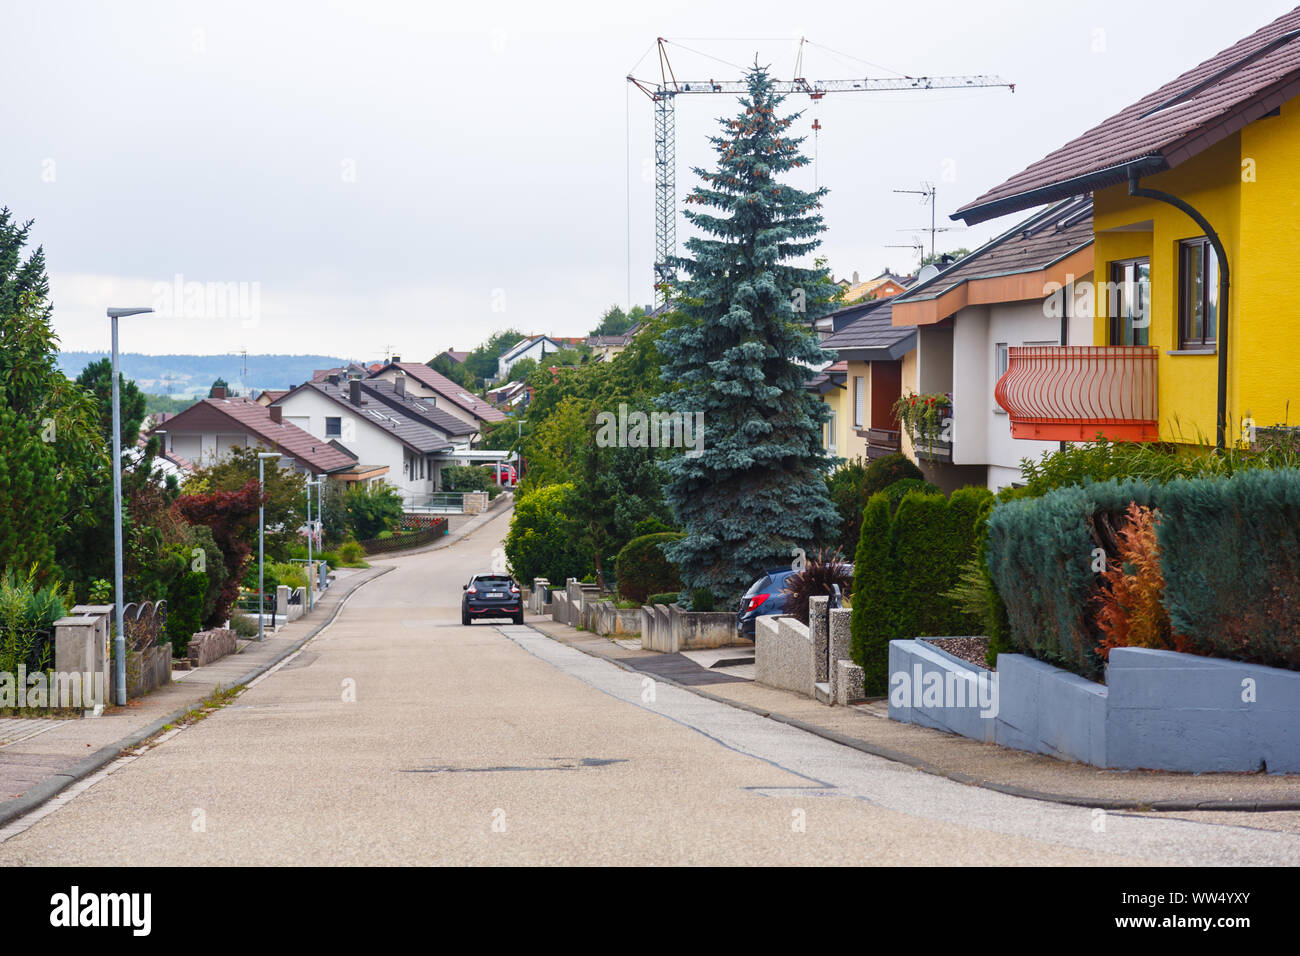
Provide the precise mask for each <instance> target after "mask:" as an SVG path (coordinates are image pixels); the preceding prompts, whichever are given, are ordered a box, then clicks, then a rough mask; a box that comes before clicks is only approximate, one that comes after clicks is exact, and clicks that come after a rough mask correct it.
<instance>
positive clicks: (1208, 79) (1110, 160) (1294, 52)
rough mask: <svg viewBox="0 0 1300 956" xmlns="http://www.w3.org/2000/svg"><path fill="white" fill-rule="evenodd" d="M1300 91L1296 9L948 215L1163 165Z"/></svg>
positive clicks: (988, 215)
mask: <svg viewBox="0 0 1300 956" xmlns="http://www.w3.org/2000/svg"><path fill="white" fill-rule="evenodd" d="M1297 95H1300V8H1297V9H1295V10H1292V11H1291V12H1290V13H1288V14H1285V15H1283V16H1281V17H1279V18H1278V19H1276V20H1274V21H1273V22H1272V23H1270V24H1269V25H1268V26H1266V27H1264V28H1262V29H1260V30H1258V31H1257V32H1255V33H1252V34H1251V35H1250V36H1248V37H1246V38H1245V39H1244V40H1241V41H1239V42H1237V43H1235V44H1233V45H1232V46H1230V47H1229V48H1228V49H1226V50H1224V51H1223V52H1222V53H1219V54H1218V55H1216V56H1213V57H1211V58H1210V59H1208V60H1206V61H1205V62H1204V63H1202V64H1200V65H1199V66H1197V67H1196V68H1195V69H1192V70H1189V71H1187V72H1186V73H1184V74H1183V75H1182V76H1180V77H1178V78H1177V79H1176V80H1173V81H1171V82H1169V83H1166V84H1165V85H1164V86H1162V87H1160V89H1158V90H1156V91H1155V92H1154V93H1152V94H1150V95H1149V96H1145V97H1143V98H1142V99H1140V100H1138V101H1137V102H1136V103H1134V104H1133V105H1132V106H1130V107H1128V108H1127V109H1125V110H1122V111H1121V112H1119V113H1117V114H1115V115H1114V116H1112V117H1111V118H1110V119H1108V120H1106V121H1105V122H1103V123H1101V124H1100V125H1098V126H1094V127H1093V128H1092V129H1090V130H1088V132H1086V133H1084V134H1083V135H1082V136H1079V137H1078V138H1076V139H1073V140H1071V141H1070V142H1068V143H1066V144H1065V145H1064V146H1062V147H1061V148H1060V149H1058V150H1056V151H1055V152H1053V153H1051V154H1049V155H1048V156H1046V157H1045V158H1043V159H1040V160H1039V161H1038V162H1036V163H1034V164H1033V165H1031V166H1029V167H1028V168H1027V169H1025V170H1024V171H1022V172H1020V173H1017V174H1016V175H1015V176H1012V177H1011V178H1010V179H1008V180H1007V181H1006V182H1004V183H1002V184H1001V185H1000V186H996V187H994V188H993V189H990V190H989V191H988V192H986V193H985V194H984V195H982V196H980V197H979V198H978V199H976V200H975V201H974V202H971V203H967V204H966V205H965V206H963V207H962V208H961V209H959V210H957V212H956V213H955V214H953V217H952V218H954V219H964V220H965V221H966V222H967V223H976V222H983V221H984V220H986V219H992V218H995V217H997V216H1001V215H1005V214H1006V213H1009V212H1015V211H1017V210H1020V209H1028V208H1030V207H1032V206H1040V205H1042V204H1043V203H1045V202H1050V201H1052V200H1056V199H1063V198H1065V197H1066V196H1070V195H1078V194H1079V193H1083V192H1089V191H1092V190H1094V189H1099V188H1101V187H1103V186H1108V185H1114V184H1115V183H1120V182H1124V181H1126V180H1127V179H1128V177H1129V172H1130V170H1133V171H1137V172H1139V173H1141V174H1142V175H1148V174H1150V173H1153V172H1158V171H1160V170H1162V169H1169V168H1171V167H1173V166H1176V165H1178V164H1179V163H1181V162H1183V161H1185V160H1187V159H1189V158H1191V157H1192V156H1195V155H1196V154H1197V153H1200V152H1202V151H1204V150H1205V149H1208V148H1209V147H1210V146H1212V145H1214V144H1215V143H1217V142H1219V141H1221V140H1223V139H1225V138H1226V137H1228V136H1231V135H1232V134H1233V133H1235V132H1237V131H1238V130H1240V129H1241V128H1242V127H1243V126H1245V125H1247V124H1248V123H1251V122H1254V121H1255V120H1257V119H1259V118H1260V117H1262V116H1264V115H1265V114H1266V113H1269V112H1271V111H1272V110H1274V109H1276V108H1277V107H1278V106H1280V105H1281V104H1282V103H1284V102H1286V101H1287V100H1289V99H1291V98H1292V97H1295V96H1297Z"/></svg>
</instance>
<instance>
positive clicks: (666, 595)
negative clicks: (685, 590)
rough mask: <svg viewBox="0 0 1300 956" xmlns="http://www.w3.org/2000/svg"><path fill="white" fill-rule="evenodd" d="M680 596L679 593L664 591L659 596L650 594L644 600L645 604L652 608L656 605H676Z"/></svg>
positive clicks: (680, 593)
mask: <svg viewBox="0 0 1300 956" xmlns="http://www.w3.org/2000/svg"><path fill="white" fill-rule="evenodd" d="M681 596H682V592H681V591H664V592H663V593H661V594H651V595H650V596H649V597H648V598H646V599H645V603H646V604H648V605H649V606H650V607H654V606H655V605H656V604H676V603H677V602H678V600H679V599H680V598H681Z"/></svg>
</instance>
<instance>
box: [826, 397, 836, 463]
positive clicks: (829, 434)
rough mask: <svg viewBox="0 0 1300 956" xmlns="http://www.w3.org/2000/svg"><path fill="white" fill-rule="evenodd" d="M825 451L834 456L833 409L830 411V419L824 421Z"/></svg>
mask: <svg viewBox="0 0 1300 956" xmlns="http://www.w3.org/2000/svg"><path fill="white" fill-rule="evenodd" d="M826 450H827V451H828V452H830V453H831V454H832V455H834V454H835V409H833V408H832V409H831V417H830V418H828V419H827V420H826Z"/></svg>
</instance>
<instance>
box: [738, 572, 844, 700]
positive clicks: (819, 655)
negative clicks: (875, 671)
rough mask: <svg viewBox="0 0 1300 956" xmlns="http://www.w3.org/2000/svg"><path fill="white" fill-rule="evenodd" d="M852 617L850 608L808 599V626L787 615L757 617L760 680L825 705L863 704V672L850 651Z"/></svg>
mask: <svg viewBox="0 0 1300 956" xmlns="http://www.w3.org/2000/svg"><path fill="white" fill-rule="evenodd" d="M852 619H853V612H852V611H851V610H850V609H848V608H835V609H833V610H832V609H831V608H830V599H829V598H826V597H814V598H810V599H809V602H808V622H809V626H807V627H805V626H804V625H803V624H802V623H801V622H800V621H798V620H797V619H796V618H793V617H786V616H784V615H775V614H774V615H765V616H763V617H759V618H757V619H756V620H755V621H754V680H755V682H757V683H759V684H766V685H767V686H769V687H778V688H780V689H782V690H791V691H794V692H795V693H798V694H804V695H805V696H808V697H813V698H815V699H817V700H820V701H821V702H822V703H825V704H851V703H854V702H855V701H859V700H862V699H863V693H862V683H863V681H862V677H863V675H862V668H861V667H858V666H857V665H856V664H854V663H853V661H852V660H851V659H850V657H851V655H850V651H849V647H850V644H851V641H852V636H851V633H850V623H851V621H852ZM819 685H820V686H819Z"/></svg>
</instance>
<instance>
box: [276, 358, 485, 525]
mask: <svg viewBox="0 0 1300 956" xmlns="http://www.w3.org/2000/svg"><path fill="white" fill-rule="evenodd" d="M271 408H272V409H277V408H278V409H281V410H282V411H283V415H284V420H285V421H286V422H289V423H292V424H294V425H296V426H297V427H298V428H300V429H302V430H303V431H305V432H308V433H310V434H311V435H312V436H314V437H315V438H316V439H318V440H320V441H323V442H326V443H328V444H329V445H331V446H333V447H334V448H337V449H340V450H343V451H345V452H346V453H347V454H349V455H351V456H353V457H354V459H355V460H356V461H357V462H359V463H360V462H364V463H366V464H369V465H384V466H387V468H388V471H387V474H386V480H387V481H388V482H389V483H390V484H392V485H393V486H394V487H396V488H397V489H398V491H399V492H400V493H401V495H402V497H403V499H404V500H406V501H407V503H408V504H413V505H414V504H419V503H420V501H421V499H422V498H424V499H427V496H428V495H429V494H431V493H432V492H435V491H438V490H439V488H440V482H439V472H440V471H441V469H442V468H443V466H444V465H446V464H449V463H452V462H454V461H455V458H454V454H453V453H454V452H456V451H457V448H458V447H460V448H468V446H469V442H468V440H467V438H466V433H465V432H461V433H460V434H451V433H450V432H454V431H459V429H458V428H456V427H453V426H448V429H447V430H444V429H440V428H436V427H434V426H432V425H430V424H427V423H426V422H425V421H423V420H421V419H419V418H417V417H415V416H414V415H413V414H410V413H408V412H403V411H398V410H397V409H396V408H394V407H392V406H391V405H390V404H389V403H388V402H385V401H384V400H382V399H381V398H380V397H379V396H378V395H377V394H376V390H375V389H374V388H368V387H367V384H366V383H365V382H363V381H362V380H361V379H357V378H353V379H350V380H348V381H342V380H340V379H339V376H338V375H332V376H330V377H329V378H328V379H326V380H325V381H323V382H307V383H305V384H303V385H299V386H298V387H297V388H295V389H292V390H291V391H290V392H289V393H288V394H287V395H284V396H283V397H281V398H279V399H277V401H276V403H275V404H274V405H273V406H271ZM453 421H455V420H454V419H453ZM461 427H462V428H463V426H461ZM458 443H459V446H458Z"/></svg>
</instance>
